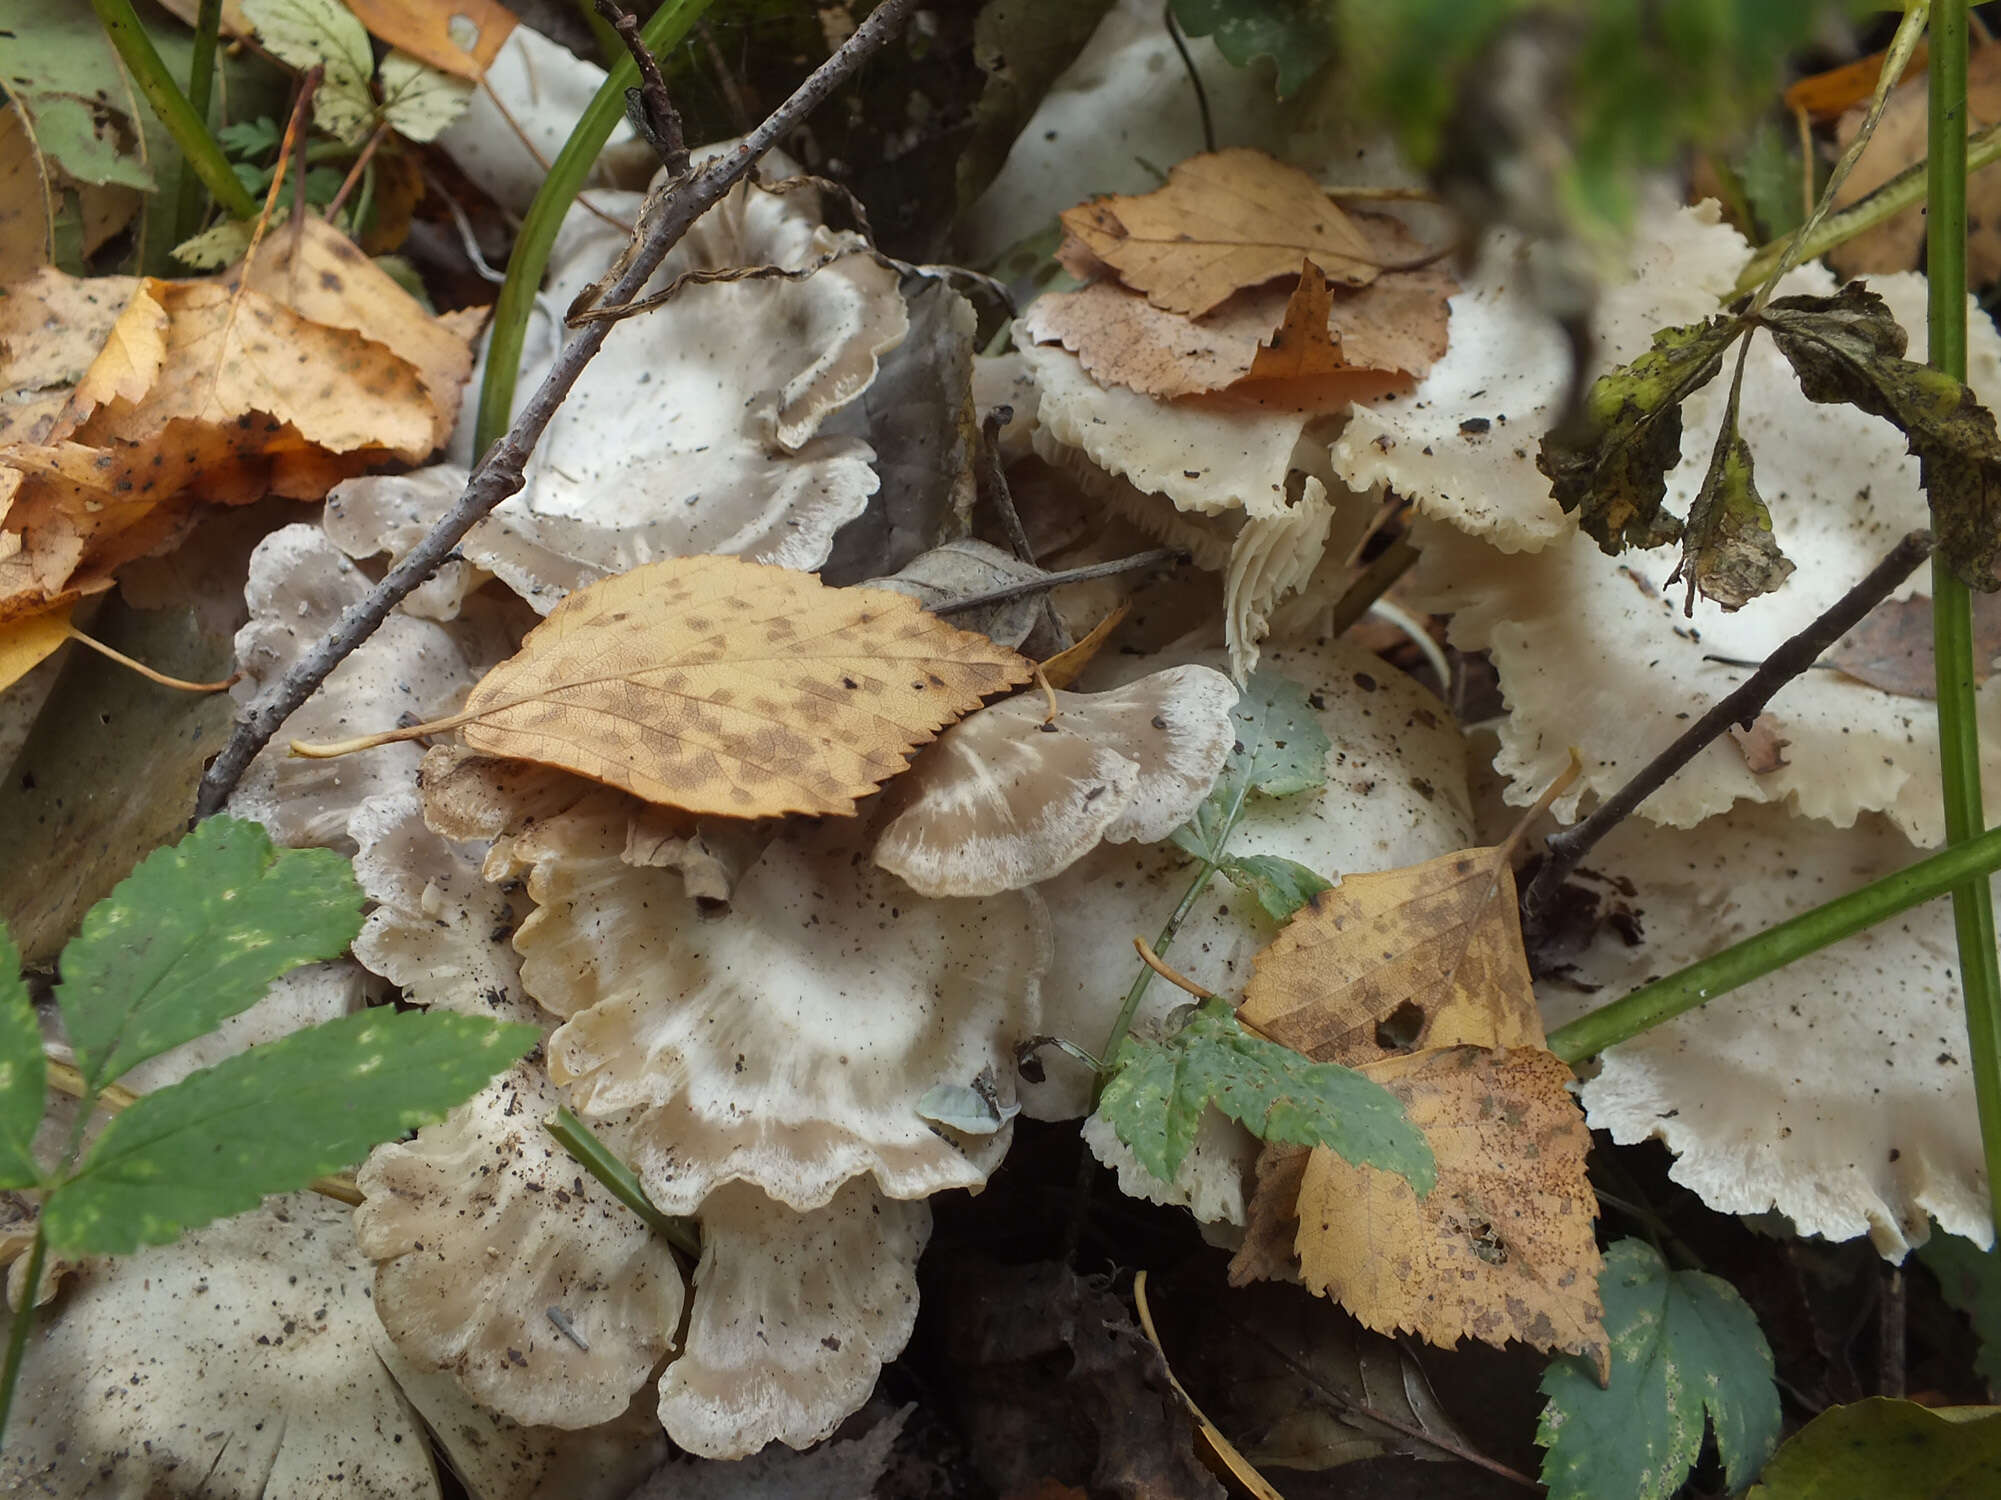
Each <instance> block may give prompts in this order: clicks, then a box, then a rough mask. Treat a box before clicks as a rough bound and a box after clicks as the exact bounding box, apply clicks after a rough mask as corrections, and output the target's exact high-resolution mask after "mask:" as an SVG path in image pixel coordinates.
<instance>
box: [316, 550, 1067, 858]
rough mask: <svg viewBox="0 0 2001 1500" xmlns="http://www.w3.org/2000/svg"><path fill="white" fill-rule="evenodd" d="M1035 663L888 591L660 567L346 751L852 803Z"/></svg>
mask: <svg viewBox="0 0 2001 1500" xmlns="http://www.w3.org/2000/svg"><path fill="white" fill-rule="evenodd" d="M1030 670H1031V669H1030V667H1029V664H1028V662H1027V661H1025V660H1024V659H1023V658H1021V657H1020V656H1017V655H1016V654H1015V653H1014V652H1012V651H1009V650H1007V649H1006V648H1005V647H1002V646H997V645H995V644H994V643H993V642H992V641H990V640H988V639H987V638H986V637H984V636H978V635H973V634H971V633H969V632H967V631H963V630H957V629H954V628H953V627H952V626H950V625H947V624H946V623H945V622H944V621H942V620H940V619H938V618H937V617H936V616H934V615H927V614H925V613H924V612H923V611H922V610H920V609H919V608H918V607H917V604H916V602H915V601H914V600H912V599H910V598H908V597H906V596H904V595H902V594H893V593H890V592H888V591H887V590H882V589H862V588H850V589H830V588H828V587H827V586H826V585H825V584H823V583H821V582H820V581H819V580H818V579H817V578H815V577H813V576H812V575H811V574H810V573H795V572H792V571H791V570H790V569H786V568H774V567H768V566H765V565H763V564H759V563H747V562H741V561H739V560H737V559H735V558H730V557H679V558H671V559H668V560H666V561H663V562H657V563H648V564H647V565H646V566H644V567H639V568H634V569H633V570H632V571H631V572H629V573H620V574H618V575H616V576H615V577H612V578H607V579H604V580H602V581H601V582H599V583H594V584H592V585H590V586H589V587H587V588H583V589H579V590H578V591H577V592H576V593H574V594H571V595H570V596H569V597H568V598H567V599H565V600H564V601H563V602H562V603H561V604H559V605H557V606H556V608H555V609H554V610H553V611H552V612H551V613H550V615H549V617H548V618H547V619H546V620H544V621H543V622H542V623H541V624H540V625H538V626H536V627H535V629H533V630H531V631H530V632H529V633H528V635H527V638H526V639H525V640H523V641H522V643H521V650H520V652H519V653H518V654H517V655H515V656H514V657H512V658H511V659H509V660H507V661H504V662H502V663H501V664H500V665H499V666H497V667H495V668H494V669H493V670H492V671H491V672H489V673H487V674H486V676H485V677H484V678H482V679H481V680H480V682H479V684H478V685H477V686H476V687H474V688H473V690H472V693H471V695H470V696H469V697H468V698H467V699H466V706H465V710H464V712H462V713H459V714H456V715H453V716H452V717H451V718H448V719H442V720H439V721H437V722H436V723H433V724H419V725H414V726H411V727H408V728H405V729H399V730H394V731H391V732H389V733H387V734H383V735H374V736H370V737H368V738H367V739H365V740H355V741H347V742H344V743H342V744H339V745H326V746H301V745H297V744H295V745H294V746H293V747H292V748H293V750H294V752H295V753H299V754H307V755H337V754H344V753H346V752H347V751H349V750H359V749H363V748H366V747H368V746H372V745H377V744H386V743H388V742H389V741H391V740H398V739H411V738H415V737H417V736H419V735H423V734H431V733H436V732H438V731H441V730H444V729H450V728H458V729H460V730H461V731H462V735H463V738H464V740H465V742H466V744H467V745H469V746H470V747H471V748H472V749H474V750H476V751H479V752H480V753H481V754H484V755H495V756H506V757H509V758H511V759H515V760H528V761H538V762H541V763H542V764H544V765H552V766H560V767H562V768H563V769H565V770H569V771H575V772H577V773H578V774H579V775H582V776H588V777H590V778H591V779H593V780H595V781H601V782H604V783H606V784H607V785H610V786H615V787H618V788H620V789H621V790H623V791H628V792H631V793H632V794H633V795H635V796H638V797H642V798H644V799H645V800H647V801H648V802H658V803H661V804H663V805H665V806H668V807H680V808H685V809H687V810H688V811H690V812H704V813H721V814H727V815H730V816H733V817H742V818H761V817H776V816H778V815H780V814H783V813H793V812H806V813H852V812H853V811H854V804H855V799H856V798H857V797H862V796H866V795H867V794H868V793H870V792H872V791H874V790H875V788H876V785H877V784H878V783H879V782H881V781H883V780H885V779H887V778H888V777H890V776H893V775H895V774H896V773H897V772H899V771H901V770H903V769H904V765H905V756H906V755H907V753H908V752H909V751H910V750H911V749H912V748H913V747H915V746H917V745H921V744H923V743H924V742H925V741H927V740H929V739H930V738H931V737H932V736H933V735H934V734H935V733H936V732H937V731H938V730H939V729H940V728H941V727H942V726H944V725H946V724H949V723H950V722H952V720H954V719H956V718H957V717H958V716H959V715H960V714H962V713H964V712H965V711H966V710H967V709H969V708H973V707H976V706H977V705H978V703H979V701H980V699H981V698H982V697H984V696H985V695H986V694H988V693H996V692H1000V691H1001V690H1003V689H1005V688H1007V687H1009V686H1012V685H1013V684H1016V683H1020V682H1023V681H1025V680H1026V679H1027V678H1028V677H1029V675H1030Z"/></svg>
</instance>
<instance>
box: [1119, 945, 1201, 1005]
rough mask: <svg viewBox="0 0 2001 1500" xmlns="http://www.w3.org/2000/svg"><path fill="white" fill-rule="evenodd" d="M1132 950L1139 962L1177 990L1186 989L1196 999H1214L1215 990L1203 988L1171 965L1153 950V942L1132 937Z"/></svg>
mask: <svg viewBox="0 0 2001 1500" xmlns="http://www.w3.org/2000/svg"><path fill="white" fill-rule="evenodd" d="M1133 952H1135V953H1137V954H1138V955H1139V956H1140V962H1141V963H1143V964H1145V965H1146V966H1147V967H1148V968H1149V969H1151V970H1153V972H1154V973H1156V974H1158V975H1159V976H1160V977H1161V978H1162V979H1165V980H1166V981H1167V982H1168V983H1169V984H1171V985H1173V986H1174V987H1175V988H1176V989H1178V990H1186V991H1187V992H1188V993H1189V994H1191V995H1193V996H1194V997H1195V998H1196V999H1197V1000H1214V999H1215V998H1216V992H1215V991H1214V990H1207V989H1204V988H1203V987H1202V986H1201V985H1199V984H1197V983H1196V982H1195V981H1194V980H1192V979H1190V978H1189V977H1188V976H1187V975H1186V974H1184V973H1182V972H1181V971H1180V970H1179V969H1177V968H1174V967H1172V966H1171V965H1170V964H1169V963H1168V962H1167V960H1166V959H1164V958H1162V957H1161V956H1160V955H1159V954H1158V953H1155V952H1154V951H1153V944H1151V943H1149V942H1148V941H1147V940H1146V939H1145V938H1143V937H1135V938H1134V939H1133Z"/></svg>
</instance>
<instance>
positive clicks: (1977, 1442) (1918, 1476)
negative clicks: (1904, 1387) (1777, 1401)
mask: <svg viewBox="0 0 2001 1500" xmlns="http://www.w3.org/2000/svg"><path fill="white" fill-rule="evenodd" d="M1991 1495H2001V1409H1997V1408H1995V1407H1992V1406H1947V1407H1941V1408H1934V1407H1929V1406H1920V1405H1918V1403H1917V1402H1915V1401H1893V1400H1891V1399H1889V1398H1888V1397H1886V1396H1871V1397H1870V1398H1869V1399H1868V1400H1866V1401H1857V1402H1854V1403H1853V1404H1852V1405H1848V1406H1837V1407H1833V1408H1831V1409H1830V1410H1828V1411H1824V1412H1822V1413H1821V1414H1820V1415H1819V1416H1817V1417H1815V1418H1814V1419H1813V1420H1812V1421H1811V1422H1809V1423H1807V1424H1806V1426H1804V1427H1802V1428H1801V1429H1800V1430H1799V1431H1798V1432H1796V1433H1794V1434H1793V1435H1792V1437H1790V1438H1789V1439H1787V1441H1786V1445H1785V1447H1783V1448H1781V1449H1780V1450H1779V1451H1778V1452H1777V1453H1775V1454H1773V1455H1772V1461H1771V1462H1770V1463H1769V1464H1767V1465H1766V1466H1765V1477H1764V1482H1763V1483H1762V1484H1760V1485H1759V1486H1758V1487H1757V1488H1756V1489H1754V1490H1752V1491H1751V1494H1750V1497H1749V1500H1861V1497H1869V1500H1875V1497H1876V1496H1895V1497H1896V1500H1987V1497H1988V1496H1991Z"/></svg>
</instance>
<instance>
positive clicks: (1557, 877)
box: [1522, 531, 1932, 931]
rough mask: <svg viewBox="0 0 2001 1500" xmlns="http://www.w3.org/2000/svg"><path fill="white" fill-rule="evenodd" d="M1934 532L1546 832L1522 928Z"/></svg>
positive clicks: (1851, 621)
mask: <svg viewBox="0 0 2001 1500" xmlns="http://www.w3.org/2000/svg"><path fill="white" fill-rule="evenodd" d="M1931 550H1932V534H1931V533H1930V532H1929V531H1913V532H1912V533H1911V534H1910V535H1909V536H1907V537H1905V538H1904V539H1903V540H1902V541H1901V542H1899V543H1897V545H1896V546H1895V547H1893V548H1891V549H1890V554H1889V556H1887V557H1885V558H1884V559H1883V560H1882V561H1881V562H1879V563H1877V564H1876V566H1875V567H1873V568H1871V569H1870V570H1869V572H1868V573H1867V574H1866V575H1865V576H1864V577H1863V579H1862V581H1861V582H1860V583H1858V584H1856V585H1855V587H1854V588H1852V589H1850V590H1849V591H1848V592H1847V593H1845V594H1843V595H1842V596H1841V597H1840V598H1839V599H1837V600H1835V602H1834V603H1833V604H1832V605H1831V606H1829V608H1828V609H1827V611H1826V612H1825V613H1824V614H1822V615H1821V616H1820V618H1819V619H1817V620H1815V621H1814V622H1813V623H1812V624H1810V625H1808V626H1807V628H1806V629H1804V630H1802V631H1801V632H1800V633H1799V634H1798V635H1795V636H1793V637H1792V638H1791V639H1789V640H1786V641H1783V642H1781V643H1780V645H1779V647H1778V649H1777V650H1775V651H1773V652H1772V654H1771V655H1770V656H1768V657H1766V658H1765V661H1764V665H1763V666H1761V667H1759V668H1758V670H1757V671H1755V672H1753V673H1752V674H1751V675H1750V676H1749V677H1747V678H1745V679H1744V680H1743V681H1742V682H1741V683H1739V684H1738V685H1737V686H1736V687H1735V688H1734V689H1732V690H1731V691H1730V692H1729V693H1727V694H1725V695H1724V696H1723V697H1721V698H1719V699H1717V700H1716V702H1715V703H1713V704H1711V705H1710V708H1709V711H1708V712H1707V713H1705V714H1704V715H1703V716H1702V717H1701V718H1699V719H1697V720H1696V721H1695V722H1694V723H1693V724H1691V725H1689V726H1688V728H1687V730H1685V731H1684V732H1683V733H1682V734H1681V736H1680V737H1679V738H1677V739H1676V740H1675V742H1674V743H1673V744H1671V745H1669V746H1668V747H1667V749H1665V750H1663V751H1662V752H1661V753H1660V754H1659V755H1656V756H1655V757H1654V758H1653V759H1652V760H1651V761H1649V762H1647V764H1646V765H1644V766H1642V767H1641V768H1640V770H1639V772H1638V774H1637V775H1635V776H1634V777H1633V779H1632V780H1631V781H1629V782H1627V783H1626V784H1625V785H1624V786H1622V787H1620V788H1619V790H1618V791H1616V792H1614V793H1613V794H1612V795H1611V796H1610V797H1607V798H1606V799H1605V800H1604V801H1603V802H1602V803H1600V804H1599V806H1598V810H1597V811H1596V812H1594V813H1592V814H1591V816H1590V817H1588V818H1586V819H1585V820H1584V821H1583V822H1582V823H1577V824H1574V825H1572V826H1571V827H1569V828H1566V829H1564V830H1563V832H1561V833H1556V834H1551V835H1550V837H1549V839H1548V841H1547V843H1548V848H1549V857H1548V858H1547V859H1545V860H1544V861H1543V865H1542V868H1541V869H1540V870H1538V871H1537V872H1536V877H1535V880H1534V881H1533V882H1532V883H1531V884H1530V885H1529V888H1528V890H1527V892H1526V893H1525V894H1524V895H1523V897H1522V917H1523V925H1524V926H1525V927H1526V928H1528V929H1530V930H1531V931H1533V930H1534V929H1536V928H1538V927H1539V926H1540V925H1541V922H1542V919H1543V917H1544V916H1545V914H1547V913H1548V912H1549V910H1550V909H1551V907H1552V906H1553V904H1554V902H1555V899H1556V893H1557V891H1558V889H1559V888H1560V887H1561V886H1562V885H1563V882H1564V881H1565V880H1566V879H1568V878H1569V876H1570V872H1571V871H1572V870H1575V869H1576V868H1577V863H1578V861H1579V860H1581V859H1583V858H1584V856H1585V855H1586V854H1587V853H1589V852H1590V850H1591V847H1592V846H1593V845H1594V844H1596V843H1597V842H1598V841H1599V840H1600V839H1602V838H1604V837H1605V835H1606V834H1608V833H1610V832H1611V831H1612V830H1613V829H1614V828H1616V827H1617V826H1618V825H1619V823H1620V822H1621V821H1622V820H1623V819H1625V818H1626V817H1627V815H1629V814H1630V813H1631V812H1632V811H1633V809H1634V808H1636V807H1638V806H1639V805H1640V804H1641V803H1642V802H1644V801H1646V800H1647V798H1649V797H1651V796H1652V795H1653V794H1654V793H1655V792H1657V791H1659V790H1660V788H1661V786H1662V784H1663V783H1665V782H1666V781H1667V779H1668V778H1669V777H1670V776H1672V775H1674V773H1675V772H1677V771H1679V770H1680V769H1681V768H1682V767H1683V766H1685V765H1687V764H1688V763H1689V762H1690V761H1692V760H1694V759H1695V757H1696V756H1697V755H1698V754H1700V753H1701V751H1702V750H1703V749H1704V747H1706V746H1707V745H1708V744H1709V742H1710V741H1711V740H1713V739H1715V738H1717V737H1718V736H1719V735H1721V734H1722V733H1723V732H1724V731H1725V730H1727V729H1728V728H1729V727H1730V726H1731V725H1732V724H1741V725H1742V726H1743V727H1744V728H1746V729H1749V728H1750V727H1751V723H1752V721H1753V720H1755V719H1756V718H1757V717H1758V715H1759V714H1760V713H1762V712H1763V711H1764V707H1765V705H1766V704H1767V703H1769V702H1771V701H1772V698H1773V697H1774V695H1776V694H1777V692H1778V691H1779V689H1780V688H1782V687H1784V686H1785V685H1786V684H1787V683H1789V682H1791V681H1792V680H1793V679H1794V678H1795V677H1797V676H1799V675H1800V674H1801V673H1802V672H1804V671H1806V670H1807V668H1809V667H1811V666H1812V665H1813V664H1814V662H1815V661H1816V660H1817V659H1818V658H1819V656H1820V654H1821V653H1822V652H1823V651H1825V650H1827V648H1828V647H1829V646H1832V645H1833V644H1834V643H1835V642H1836V641H1838V640H1840V639H1841V638H1842V637H1843V636H1844V635H1846V634H1847V633H1848V632H1849V631H1850V630H1852V629H1854V628H1855V626H1856V625H1857V624H1858V623H1860V621H1861V619H1862V617H1863V616H1864V615H1866V614H1868V613H1869V611H1870V610H1872V609H1874V608H1875V607H1876V606H1877V605H1879V604H1881V603H1882V602H1883V601H1884V600H1885V599H1887V598H1889V597H1890V594H1891V592H1892V591H1893V590H1894V589H1895V588H1896V587H1897V585H1898V584H1900V583H1902V582H1903V581H1904V580H1905V579H1906V578H1908V577H1910V576H1911V572H1912V570H1913V569H1915V568H1916V567H1917V565H1918V564H1919V563H1921V562H1923V561H1924V560H1925V559H1926V558H1927V557H1928V556H1930V555H1931Z"/></svg>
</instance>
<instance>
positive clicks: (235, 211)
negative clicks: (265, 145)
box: [90, 0, 257, 219]
mask: <svg viewBox="0 0 2001 1500" xmlns="http://www.w3.org/2000/svg"><path fill="white" fill-rule="evenodd" d="M90 8H91V9H92V10H94V11H96V12H97V19H98V21H99V23H100V24H102V25H103V27H104V34H105V35H106V36H107V37H109V38H110V39H111V45H112V46H113V47H115V48H117V50H118V56H119V60H120V61H122V62H123V63H124V64H125V67H126V70H127V71H128V72H130V73H131V75H132V77H133V79H134V81H135V82H137V83H138V85H139V91H140V92H141V93H143V94H144V95H145V96H146V102H147V103H148V104H150V105H151V106H152V107H153V113H154V114H155V115H157V116H158V117H159V120H160V123H161V124H162V125H164V126H165V127H166V129H167V133H168V134H169V135H171V136H172V137H173V138H174V144H175V145H176V146H179V147H180V148H181V156H182V159H183V160H185V161H186V162H187V164H188V165H189V166H190V167H192V168H193V169H194V172H195V175H196V176H197V177H199V178H200V179H201V180H202V184H203V186H205V187H206V188H207V189H208V190H209V192H210V193H211V194H213V195H214V197H215V201H216V202H218V203H220V204H221V205H222V206H223V207H224V208H226V209H228V210H229V211H230V213H231V214H232V215H234V216H235V217H236V218H239V219H248V218H250V217H251V216H252V215H254V214H255V213H256V212H257V204H256V201H255V200H254V199H252V198H251V196H250V194H249V192H248V191H247V190H246V189H245V188H244V186H243V184H242V183H240V182H238V181H237V180H236V173H235V172H233V171H231V170H230V166H229V162H228V161H227V160H226V159H225V158H224V157H223V154H222V147H220V146H218V145H217V144H216V143H215V137H214V136H212V135H210V134H209V133H208V122H207V121H206V120H204V119H203V118H202V117H201V116H200V115H198V114H196V113H195V110H194V106H193V105H192V104H190V103H188V96H187V95H186V94H183V93H182V92H181V86H180V85H179V84H178V83H175V82H174V77H173V75H172V74H171V73H169V72H168V71H167V65H166V64H165V63H163V62H162V61H160V54H159V52H158V51H156V50H155V49H154V46H153V39H152V38H151V37H149V36H147V35H146V28H145V27H144V26H141V25H140V24H139V18H138V16H136V15H134V14H133V13H132V0H90Z"/></svg>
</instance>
